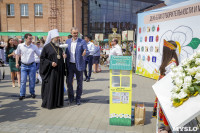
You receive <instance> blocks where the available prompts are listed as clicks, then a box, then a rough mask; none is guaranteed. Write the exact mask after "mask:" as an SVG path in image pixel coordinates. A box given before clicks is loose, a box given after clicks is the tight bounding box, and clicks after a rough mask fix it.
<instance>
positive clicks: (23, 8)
mask: <svg viewBox="0 0 200 133" xmlns="http://www.w3.org/2000/svg"><path fill="white" fill-rule="evenodd" d="M21 16H28V4H21Z"/></svg>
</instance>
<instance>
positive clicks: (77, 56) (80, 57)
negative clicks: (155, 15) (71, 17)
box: [65, 27, 89, 105]
mask: <svg viewBox="0 0 200 133" xmlns="http://www.w3.org/2000/svg"><path fill="white" fill-rule="evenodd" d="M71 34H72V38H71V39H68V40H67V41H66V44H68V48H67V49H66V51H65V52H66V54H67V58H66V65H67V70H68V74H67V87H68V98H69V102H70V103H72V102H73V101H74V90H73V85H72V82H73V78H74V74H76V79H77V90H76V104H77V105H80V104H81V101H80V99H81V94H82V89H83V71H84V70H85V60H84V59H85V58H86V57H87V56H88V55H89V51H88V48H87V44H86V42H85V40H82V39H80V38H78V29H77V28H76V27H73V28H72V29H71Z"/></svg>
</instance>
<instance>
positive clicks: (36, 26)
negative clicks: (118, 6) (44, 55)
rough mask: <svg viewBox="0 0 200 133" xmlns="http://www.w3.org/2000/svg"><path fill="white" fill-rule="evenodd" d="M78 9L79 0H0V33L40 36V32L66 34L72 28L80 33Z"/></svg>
mask: <svg viewBox="0 0 200 133" xmlns="http://www.w3.org/2000/svg"><path fill="white" fill-rule="evenodd" d="M81 6H82V1H81V0H1V1H0V15H1V32H6V33H12V32H36V33H38V35H43V34H40V33H44V32H45V33H46V32H48V31H49V30H51V29H54V28H57V29H58V30H59V32H66V33H70V30H71V27H73V26H75V27H78V28H79V32H80V33H82V22H81V19H82V18H81V14H82V10H81ZM8 35H10V34H8ZM13 36H15V34H13ZM3 38H5V39H6V38H7V36H3Z"/></svg>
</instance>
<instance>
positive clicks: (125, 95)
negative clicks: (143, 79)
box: [109, 56, 132, 126]
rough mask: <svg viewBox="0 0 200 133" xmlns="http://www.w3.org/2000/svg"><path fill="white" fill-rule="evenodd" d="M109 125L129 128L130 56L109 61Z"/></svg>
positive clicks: (130, 95) (117, 57) (130, 96)
mask: <svg viewBox="0 0 200 133" xmlns="http://www.w3.org/2000/svg"><path fill="white" fill-rule="evenodd" d="M109 69H110V115H109V123H110V125H119V126H131V106H132V56H111V59H110V68H109Z"/></svg>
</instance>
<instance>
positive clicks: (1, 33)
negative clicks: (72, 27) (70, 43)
mask: <svg viewBox="0 0 200 133" xmlns="http://www.w3.org/2000/svg"><path fill="white" fill-rule="evenodd" d="M26 33H30V34H31V35H32V36H47V35H48V32H0V36H24V35H25V34H26ZM59 34H60V36H68V35H71V33H70V32H59Z"/></svg>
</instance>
